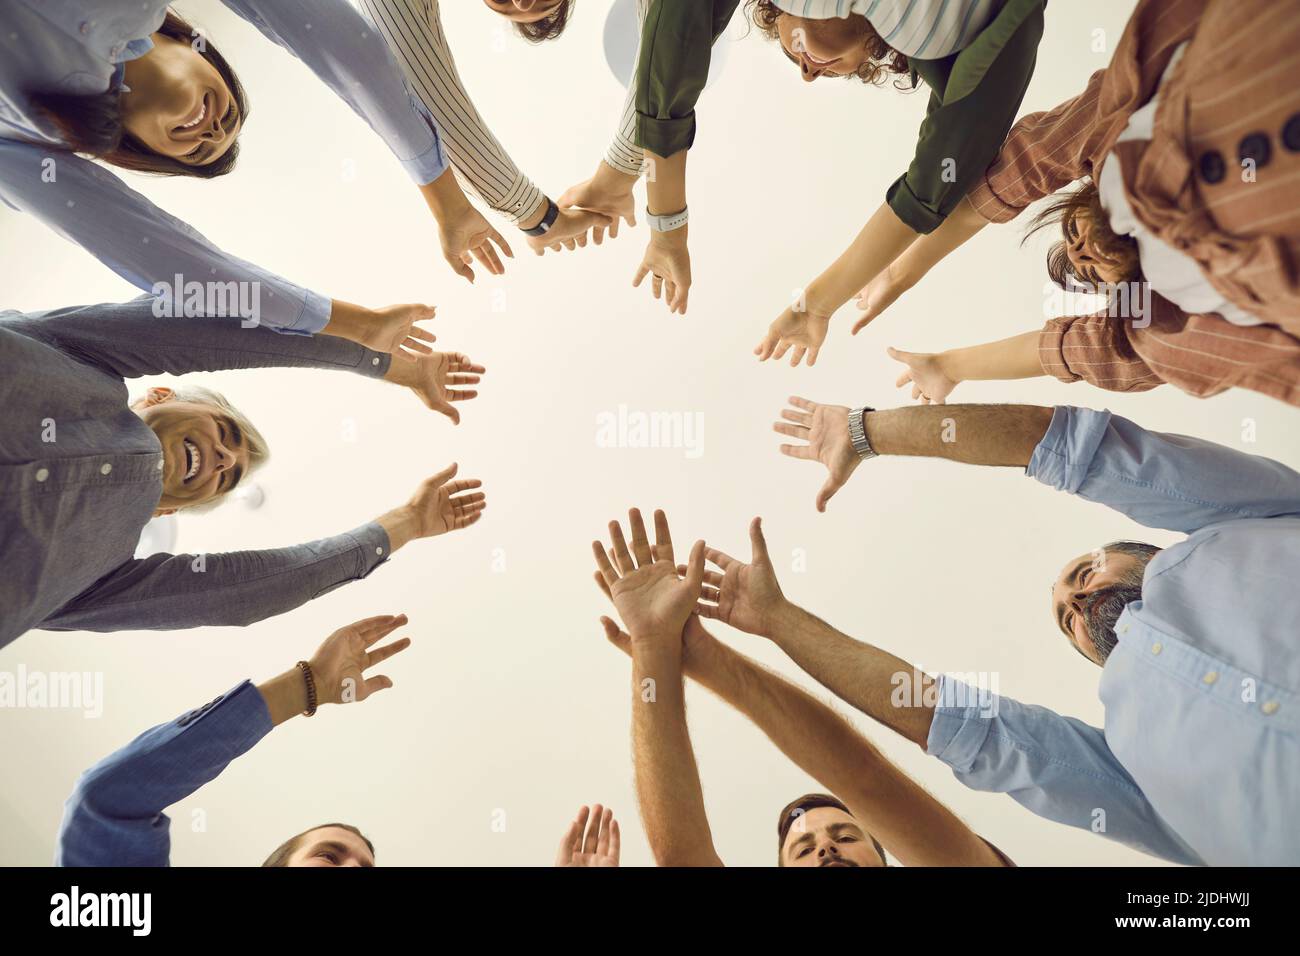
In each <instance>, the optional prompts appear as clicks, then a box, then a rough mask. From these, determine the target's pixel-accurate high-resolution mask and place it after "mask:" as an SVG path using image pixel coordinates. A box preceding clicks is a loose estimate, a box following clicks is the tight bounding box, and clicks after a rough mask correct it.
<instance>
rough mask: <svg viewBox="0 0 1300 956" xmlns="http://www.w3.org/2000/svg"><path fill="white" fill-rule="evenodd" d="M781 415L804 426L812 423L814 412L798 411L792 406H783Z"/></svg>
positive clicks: (806, 426)
mask: <svg viewBox="0 0 1300 956" xmlns="http://www.w3.org/2000/svg"><path fill="white" fill-rule="evenodd" d="M781 417H782V418H784V419H785V420H786V421H788V422H795V423H797V424H799V425H802V426H803V427H804V428H808V427H809V426H811V425H812V414H811V413H809V412H797V411H795V410H794V409H791V408H783V409H781Z"/></svg>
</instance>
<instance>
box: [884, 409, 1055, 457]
mask: <svg viewBox="0 0 1300 956" xmlns="http://www.w3.org/2000/svg"><path fill="white" fill-rule="evenodd" d="M1052 411H1053V410H1052V409H1051V408H1043V407H1040V406H1037V405H915V406H912V407H909V408H894V409H885V410H882V411H873V412H867V413H865V415H864V416H863V427H864V428H865V429H866V434H867V441H868V442H869V443H870V445H871V447H872V449H873V450H875V452H876V453H877V454H880V455H908V456H920V457H927V458H946V459H948V460H949V461H959V462H963V463H965V464H968V465H1004V466H1008V467H1009V466H1016V467H1020V468H1024V467H1026V466H1028V464H1029V460H1030V458H1031V457H1032V456H1033V453H1034V449H1035V448H1036V447H1037V446H1038V443H1039V442H1040V441H1042V439H1043V436H1044V435H1045V434H1046V433H1047V427H1048V426H1049V425H1050V424H1051V422H1052Z"/></svg>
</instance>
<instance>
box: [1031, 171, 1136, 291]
mask: <svg viewBox="0 0 1300 956" xmlns="http://www.w3.org/2000/svg"><path fill="white" fill-rule="evenodd" d="M1080 216H1083V217H1085V218H1086V219H1087V220H1088V230H1089V231H1088V242H1089V244H1090V245H1091V246H1092V247H1093V248H1094V249H1096V250H1097V252H1099V253H1100V254H1101V256H1102V258H1104V259H1106V260H1108V261H1109V262H1112V263H1114V264H1116V265H1117V266H1119V268H1120V269H1121V271H1122V272H1123V276H1122V277H1121V279H1120V280H1119V281H1120V282H1139V281H1141V279H1142V261H1141V259H1140V258H1139V257H1138V247H1137V240H1136V239H1134V238H1133V237H1132V236H1121V235H1118V234H1116V233H1115V232H1114V231H1113V230H1112V229H1111V228H1110V217H1109V216H1107V215H1106V210H1105V209H1103V208H1102V205H1101V193H1100V192H1099V191H1098V189H1097V184H1096V183H1094V182H1093V181H1092V179H1091V178H1088V179H1085V180H1084V181H1083V183H1082V185H1080V186H1079V187H1078V188H1077V189H1075V190H1073V191H1071V192H1067V193H1064V194H1059V195H1057V196H1056V197H1055V198H1054V199H1053V200H1052V201H1051V202H1050V203H1049V204H1048V205H1047V206H1046V207H1045V208H1044V209H1043V210H1042V211H1041V212H1040V213H1038V215H1036V216H1034V218H1033V219H1032V220H1031V221H1030V223H1029V229H1028V230H1027V231H1026V232H1025V238H1024V239H1023V240H1021V245H1024V243H1026V242H1028V241H1029V237H1030V236H1032V235H1034V234H1035V233H1037V232H1038V231H1039V230H1041V229H1045V228H1047V227H1048V226H1051V225H1054V224H1055V223H1058V222H1059V223H1060V224H1061V235H1062V240H1061V241H1060V242H1058V243H1056V244H1055V245H1053V246H1052V248H1050V249H1048V250H1047V274H1048V275H1049V276H1051V277H1052V281H1053V282H1055V283H1056V284H1057V285H1058V286H1060V287H1061V288H1062V289H1068V288H1070V287H1071V286H1072V285H1073V286H1076V287H1078V286H1083V287H1085V288H1090V287H1091V286H1092V281H1091V280H1089V279H1086V278H1084V277H1083V276H1081V275H1079V274H1078V273H1076V272H1075V271H1074V266H1073V265H1071V263H1070V256H1069V253H1068V252H1067V251H1066V247H1067V245H1068V244H1069V243H1070V242H1071V241H1072V240H1073V238H1074V237H1073V236H1072V235H1071V233H1070V230H1071V227H1072V226H1073V225H1074V222H1075V220H1076V219H1077V218H1078V217H1080Z"/></svg>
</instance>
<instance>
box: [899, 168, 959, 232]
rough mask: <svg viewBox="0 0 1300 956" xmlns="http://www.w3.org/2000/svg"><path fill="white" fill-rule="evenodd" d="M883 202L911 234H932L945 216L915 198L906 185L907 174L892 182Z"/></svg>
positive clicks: (941, 223)
mask: <svg viewBox="0 0 1300 956" xmlns="http://www.w3.org/2000/svg"><path fill="white" fill-rule="evenodd" d="M885 202H887V203H888V204H889V208H890V209H892V210H894V215H896V216H897V217H898V218H899V219H901V220H902V221H903V222H904V223H905V224H906V225H907V226H908V228H910V229H911V230H912V231H913V232H917V233H920V234H921V235H923V236H924V235H927V234H928V233H931V232H934V231H935V230H936V229H938V228H939V227H940V226H941V225H943V221H944V219H946V218H947V216H941V215H939V213H937V212H935V211H934V210H933V209H931V208H930V207H929V206H927V205H926V204H925V203H923V202H921V200H919V199H917V198H916V194H915V193H914V192H912V189H911V187H909V186H908V185H907V174H906V173H904V174H903V175H902V176H899V177H898V178H897V179H896V180H894V184H893V185H892V186H890V187H889V190H888V191H887V192H886V193H885Z"/></svg>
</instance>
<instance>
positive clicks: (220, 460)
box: [212, 441, 235, 471]
mask: <svg viewBox="0 0 1300 956" xmlns="http://www.w3.org/2000/svg"><path fill="white" fill-rule="evenodd" d="M212 450H213V451H214V452H215V453H216V456H217V458H216V461H214V462H213V463H212V470H213V471H229V470H230V469H231V468H233V467H234V465H235V456H234V455H233V454H231V452H230V449H229V448H227V447H226V446H225V445H223V444H221V442H219V441H214V442H213V443H212Z"/></svg>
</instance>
